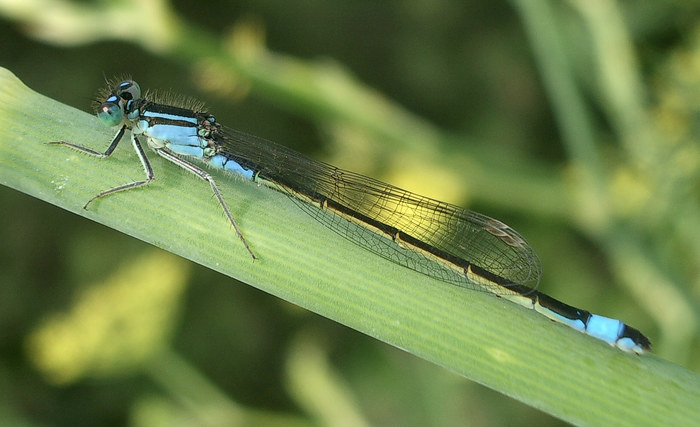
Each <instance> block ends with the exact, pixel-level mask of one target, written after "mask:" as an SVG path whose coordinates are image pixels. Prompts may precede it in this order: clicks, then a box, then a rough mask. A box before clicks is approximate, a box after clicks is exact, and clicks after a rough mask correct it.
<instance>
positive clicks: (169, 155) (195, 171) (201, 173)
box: [155, 148, 257, 259]
mask: <svg viewBox="0 0 700 427" xmlns="http://www.w3.org/2000/svg"><path fill="white" fill-rule="evenodd" d="M155 151H156V153H158V154H159V155H160V156H161V157H163V158H164V159H166V160H169V161H171V162H173V163H175V164H176V165H178V166H180V167H181V168H183V169H186V170H188V171H190V172H192V173H193V174H195V175H197V176H198V177H200V178H202V179H203V180H205V181H207V182H208V183H209V185H210V186H211V189H212V191H214V194H215V195H216V198H217V199H219V204H221V207H222V208H223V209H224V213H226V216H227V217H228V219H229V221H230V222H231V224H232V225H233V228H234V230H236V234H237V235H238V238H239V239H241V242H243V246H245V248H246V249H247V250H248V252H249V253H250V255H251V256H252V257H253V259H256V258H257V257H256V256H255V254H254V253H253V251H252V250H251V249H250V246H248V242H247V241H246V239H245V237H243V233H241V230H240V229H239V228H238V224H237V223H236V220H235V219H233V215H231V211H230V210H229V208H228V205H227V204H226V201H225V200H224V197H223V196H222V195H221V192H220V191H219V187H217V186H216V182H215V181H214V178H213V177H212V176H211V175H210V174H208V173H207V172H205V171H204V170H202V169H200V168H198V167H197V166H195V165H193V164H192V163H189V162H187V161H185V160H183V159H181V158H179V157H177V156H176V155H174V154H172V153H170V152H168V151H166V150H163V149H160V148H156V149H155Z"/></svg>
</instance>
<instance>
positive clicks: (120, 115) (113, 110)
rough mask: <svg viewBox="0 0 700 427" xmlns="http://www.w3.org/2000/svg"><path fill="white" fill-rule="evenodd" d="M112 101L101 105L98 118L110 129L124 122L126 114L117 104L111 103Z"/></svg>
mask: <svg viewBox="0 0 700 427" xmlns="http://www.w3.org/2000/svg"><path fill="white" fill-rule="evenodd" d="M111 99H112V98H111V97H110V98H109V99H108V100H107V102H105V103H104V104H102V105H100V108H98V109H97V117H98V118H99V119H100V121H101V122H102V123H104V124H105V125H107V126H109V127H113V126H117V125H118V124H120V123H121V122H122V120H124V112H123V111H122V109H121V107H119V104H117V103H115V102H109V101H110V100H111Z"/></svg>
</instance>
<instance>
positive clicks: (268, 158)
mask: <svg viewBox="0 0 700 427" xmlns="http://www.w3.org/2000/svg"><path fill="white" fill-rule="evenodd" d="M114 83H117V84H110V85H109V86H110V87H109V88H108V89H107V91H105V93H104V94H103V96H102V97H101V100H102V104H101V105H100V106H99V107H98V109H97V116H98V117H99V119H100V120H101V121H102V122H103V123H104V124H105V125H107V126H110V127H116V126H119V130H118V131H117V133H116V135H115V136H114V138H113V139H112V142H111V144H110V145H109V147H108V148H107V150H106V151H104V152H98V151H95V150H92V149H90V148H87V147H82V146H79V145H76V144H73V143H71V142H66V141H56V142H51V143H50V144H60V145H66V146H69V147H71V148H73V149H76V150H78V151H81V152H83V153H87V154H91V155H94V156H98V157H109V156H110V155H111V154H112V152H113V151H114V149H115V148H116V147H117V145H118V144H119V142H120V141H121V140H122V138H123V137H124V134H125V133H126V131H127V130H129V131H130V133H131V143H132V145H133V147H134V150H135V151H136V154H137V155H138V157H139V159H140V161H141V164H142V165H143V167H144V169H145V171H146V178H145V179H144V180H141V181H135V182H131V183H128V184H124V185H121V186H118V187H114V188H111V189H108V190H105V191H103V192H101V193H99V194H97V195H96V196H94V197H93V198H92V199H90V200H88V202H87V203H86V204H85V208H87V207H88V205H89V204H90V203H91V202H93V201H94V200H96V199H99V198H101V197H104V196H107V195H109V194H113V193H117V192H120V191H124V190H129V189H133V188H137V187H141V186H144V185H146V184H148V183H149V182H151V181H152V180H153V178H154V173H153V168H152V167H151V164H150V162H149V160H148V158H147V157H146V153H145V152H144V150H143V147H142V145H141V142H140V140H139V138H141V137H145V139H146V141H147V143H148V145H149V147H150V148H151V149H153V150H154V151H155V152H156V153H157V154H158V155H160V156H161V157H163V158H165V159H166V160H168V161H170V162H172V163H174V164H176V165H178V166H180V167H181V168H183V169H186V170H188V171H190V172H192V173H194V174H195V175H196V176H198V177H199V178H201V179H203V180H205V181H207V182H208V183H209V185H210V186H211V189H212V191H213V192H214V194H215V195H216V197H217V199H218V200H219V203H220V204H221V207H222V208H223V210H224V212H225V214H226V216H227V218H228V220H229V222H230V223H231V224H232V225H233V228H234V230H235V231H236V233H237V234H238V237H239V238H240V240H241V241H242V242H243V245H244V246H245V248H246V249H247V250H248V252H249V253H250V255H251V256H252V257H253V258H255V257H256V255H255V254H254V253H253V251H252V250H251V248H250V246H249V245H248V243H247V241H246V239H245V237H244V236H243V233H242V232H241V230H240V228H239V227H238V224H237V223H236V221H235V220H234V218H233V215H232V214H231V211H230V209H229V208H228V205H227V204H226V201H225V200H224V198H223V196H222V194H221V192H220V191H219V188H218V187H217V185H216V182H215V181H214V179H213V177H212V176H211V175H210V174H209V173H208V172H206V171H205V170H203V169H202V168H200V167H199V166H197V165H196V164H194V163H191V162H190V161H189V159H195V160H198V161H201V162H204V163H206V164H208V165H210V166H213V167H216V168H219V169H224V170H227V171H231V172H234V173H236V174H239V175H241V176H243V177H245V178H247V179H250V180H253V181H255V182H257V183H260V184H263V185H265V186H266V187H270V188H273V189H275V190H278V191H281V192H283V193H285V194H287V195H288V196H289V197H290V198H291V200H293V201H294V202H295V203H296V204H297V205H298V206H299V207H300V208H301V209H302V210H304V211H305V212H306V213H308V214H309V215H311V216H312V217H314V218H315V219H317V220H318V221H319V222H320V223H322V224H323V225H325V226H327V227H329V228H330V229H332V230H333V231H335V232H337V233H339V234H341V235H342V236H344V237H346V238H348V239H350V240H351V241H353V242H355V243H357V244H358V245H360V246H362V247H364V248H366V249H368V250H369V251H371V252H374V253H375V254H378V255H380V256H382V257H385V258H387V259H389V260H391V261H393V262H395V263H396V264H399V265H402V266H404V267H408V268H411V269H414V270H416V271H419V272H421V273H424V274H426V275H428V276H432V277H435V278H437V279H440V280H442V281H444V282H447V283H451V284H454V285H459V286H463V287H466V288H469V289H475V290H481V291H489V292H492V293H494V294H495V295H497V296H499V297H503V298H506V299H508V300H510V301H513V302H515V303H518V304H520V305H523V306H525V307H528V308H531V309H534V310H536V311H537V312H539V313H541V314H543V315H545V316H547V317H548V318H550V319H552V320H554V321H557V322H560V323H564V324H566V325H569V326H570V327H572V328H574V329H577V330H579V331H582V332H585V333H587V334H588V335H591V336H593V337H596V338H598V339H601V340H603V341H605V342H607V343H609V344H610V345H613V346H616V347H618V348H620V349H622V350H624V351H628V352H635V353H643V352H644V351H646V350H649V349H650V347H651V343H650V341H649V339H648V338H647V337H645V336H644V335H643V334H642V333H641V332H639V331H638V330H636V329H634V328H632V327H630V326H627V325H626V324H624V323H623V322H621V321H619V320H616V319H610V318H607V317H603V316H599V315H596V314H591V313H590V312H588V311H586V310H581V309H578V308H575V307H572V306H569V305H567V304H564V303H562V302H560V301H558V300H556V299H554V298H552V297H550V296H548V295H545V294H543V293H541V292H539V291H537V290H536V287H537V284H538V283H539V279H540V275H541V269H540V262H539V259H538V257H537V254H536V253H535V251H534V250H533V249H532V247H531V246H530V245H529V244H528V243H527V242H526V241H525V239H523V237H522V236H520V234H518V233H517V232H516V231H515V230H513V229H512V228H510V227H509V226H507V225H505V224H504V223H502V222H500V221H498V220H495V219H493V218H489V217H488V216H485V215H482V214H479V213H476V212H473V211H469V210H466V209H463V208H460V207H458V206H455V205H451V204H449V203H445V202H441V201H438V200H434V199H430V198H428V197H423V196H419V195H417V194H414V193H411V192H409V191H406V190H402V189H400V188H397V187H394V186H392V185H390V184H386V183H383V182H381V181H378V180H376V179H372V178H368V177H366V176H362V175H359V174H356V173H353V172H349V171H346V170H343V169H339V168H337V167H335V166H331V165H329V164H326V163H323V162H319V161H316V160H312V159H310V158H308V157H306V156H304V155H302V154H299V153H297V152H296V151H293V150H291V149H289V148H286V147H283V146H281V145H278V144H275V143H273V142H270V141H267V140H264V139H261V138H258V137H255V136H252V135H249V134H246V133H243V132H240V131H237V130H234V129H230V128H227V127H225V126H222V125H221V124H220V123H219V122H217V121H216V119H215V118H214V116H213V115H211V114H209V113H207V112H205V111H203V108H202V107H197V106H195V107H191V108H182V107H176V106H172V105H166V104H164V103H159V102H157V101H156V99H157V97H153V96H151V95H150V94H146V96H144V97H142V96H141V88H140V87H139V85H138V84H137V83H136V82H134V81H133V80H124V81H121V82H114Z"/></svg>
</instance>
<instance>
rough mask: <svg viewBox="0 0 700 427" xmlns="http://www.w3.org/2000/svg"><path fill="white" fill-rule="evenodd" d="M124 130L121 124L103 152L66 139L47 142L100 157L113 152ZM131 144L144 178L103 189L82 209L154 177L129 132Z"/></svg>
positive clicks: (142, 153) (124, 127)
mask: <svg viewBox="0 0 700 427" xmlns="http://www.w3.org/2000/svg"><path fill="white" fill-rule="evenodd" d="M125 131H126V126H122V127H121V128H120V129H119V131H118V132H117V133H116V134H115V135H114V138H113V139H112V142H111V143H110V144H109V147H107V150H105V152H104V153H100V152H99V151H95V150H93V149H91V148H87V147H83V146H82V145H78V144H73V143H72V142H67V141H52V142H48V143H47V144H50V145H65V146H67V147H70V148H72V149H74V150H78V151H80V152H82V153H85V154H89V155H91V156H96V157H100V158H106V157H109V156H111V155H112V153H113V152H114V149H115V148H117V145H119V142H120V141H121V140H122V137H123V136H124V132H125ZM131 144H132V145H133V147H134V151H136V155H137V156H138V158H139V160H140V161H141V165H142V166H143V169H144V171H145V172H146V179H144V180H141V181H135V182H131V183H129V184H124V185H120V186H119V187H114V188H110V189H109V190H105V191H103V192H101V193H99V194H97V195H96V196H94V197H93V198H91V199H90V200H88V201H87V203H85V205H83V209H87V207H88V205H90V203H92V202H94V201H95V200H97V199H99V198H101V197H104V196H107V195H109V194H114V193H118V192H120V191H124V190H130V189H132V188H136V187H140V186H142V185H146V184H148V183H149V182H151V181H153V178H154V176H155V175H154V173H153V168H152V167H151V163H150V162H149V161H148V157H146V153H145V152H144V151H143V147H141V144H140V143H139V141H138V138H136V135H134V134H133V133H132V134H131Z"/></svg>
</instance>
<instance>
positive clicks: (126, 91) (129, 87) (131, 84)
mask: <svg viewBox="0 0 700 427" xmlns="http://www.w3.org/2000/svg"><path fill="white" fill-rule="evenodd" d="M116 94H117V95H118V96H119V97H120V98H122V99H124V100H127V101H131V100H132V99H139V98H141V86H139V84H138V83H136V82H135V81H133V80H126V81H123V82H121V83H119V86H118V87H117V90H116Z"/></svg>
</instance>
